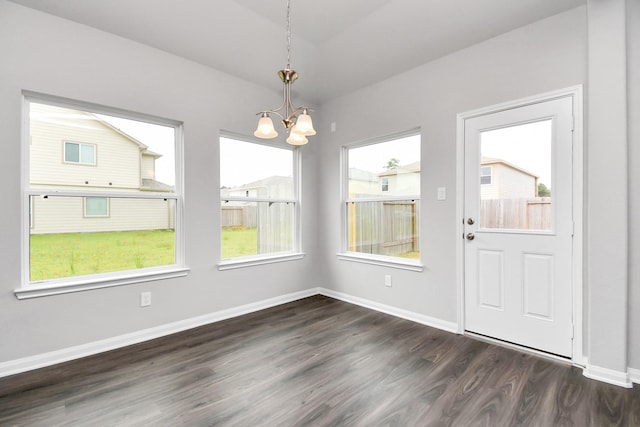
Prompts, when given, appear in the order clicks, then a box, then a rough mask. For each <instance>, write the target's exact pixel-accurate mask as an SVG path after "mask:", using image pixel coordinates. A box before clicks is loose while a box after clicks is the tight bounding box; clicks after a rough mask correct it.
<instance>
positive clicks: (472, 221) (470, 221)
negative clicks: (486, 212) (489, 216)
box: [467, 218, 475, 225]
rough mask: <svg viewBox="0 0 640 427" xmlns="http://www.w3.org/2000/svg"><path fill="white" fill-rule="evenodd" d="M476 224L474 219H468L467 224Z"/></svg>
mask: <svg viewBox="0 0 640 427" xmlns="http://www.w3.org/2000/svg"><path fill="white" fill-rule="evenodd" d="M474 223H475V221H474V220H473V218H468V219H467V224H469V225H473V224H474Z"/></svg>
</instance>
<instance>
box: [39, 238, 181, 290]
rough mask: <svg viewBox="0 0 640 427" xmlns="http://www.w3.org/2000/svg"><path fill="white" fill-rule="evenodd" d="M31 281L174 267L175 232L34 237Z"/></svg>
mask: <svg viewBox="0 0 640 427" xmlns="http://www.w3.org/2000/svg"><path fill="white" fill-rule="evenodd" d="M30 252H31V254H30V263H31V265H30V271H31V281H37V280H47V279H56V278H60V277H70V276H80V275H85V274H95V273H105V272H111V271H120V270H133V269H137V268H144V267H155V266H159V265H170V264H174V263H175V233H174V231H172V230H149V231H114V232H105V233H60V234H33V235H31V240H30Z"/></svg>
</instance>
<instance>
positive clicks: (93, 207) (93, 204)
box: [84, 197, 109, 218]
mask: <svg viewBox="0 0 640 427" xmlns="http://www.w3.org/2000/svg"><path fill="white" fill-rule="evenodd" d="M84 216H85V218H87V217H92V216H94V217H105V216H109V199H107V198H106V197H85V198H84Z"/></svg>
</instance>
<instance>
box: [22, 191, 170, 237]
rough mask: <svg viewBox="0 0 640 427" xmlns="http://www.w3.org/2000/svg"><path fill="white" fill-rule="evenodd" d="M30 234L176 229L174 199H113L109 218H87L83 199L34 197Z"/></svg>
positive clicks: (110, 201)
mask: <svg viewBox="0 0 640 427" xmlns="http://www.w3.org/2000/svg"><path fill="white" fill-rule="evenodd" d="M31 200H32V202H33V210H32V214H33V221H32V227H31V234H52V233H95V232H104V231H133V230H166V229H173V228H174V219H175V200H173V199H168V200H163V199H135V198H110V199H109V202H108V203H109V215H108V216H107V217H89V218H88V217H85V216H84V198H83V197H55V196H54V197H48V198H46V199H45V198H42V197H32V199H31Z"/></svg>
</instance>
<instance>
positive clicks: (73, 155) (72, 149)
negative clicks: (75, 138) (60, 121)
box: [64, 142, 80, 163]
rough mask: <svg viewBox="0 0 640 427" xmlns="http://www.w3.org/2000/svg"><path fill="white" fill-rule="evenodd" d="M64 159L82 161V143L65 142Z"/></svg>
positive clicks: (74, 161) (75, 161)
mask: <svg viewBox="0 0 640 427" xmlns="http://www.w3.org/2000/svg"><path fill="white" fill-rule="evenodd" d="M64 161H65V162H72V163H79V162H80V144H73V143H71V142H65V143H64Z"/></svg>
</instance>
